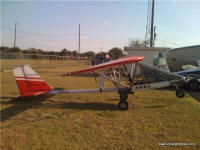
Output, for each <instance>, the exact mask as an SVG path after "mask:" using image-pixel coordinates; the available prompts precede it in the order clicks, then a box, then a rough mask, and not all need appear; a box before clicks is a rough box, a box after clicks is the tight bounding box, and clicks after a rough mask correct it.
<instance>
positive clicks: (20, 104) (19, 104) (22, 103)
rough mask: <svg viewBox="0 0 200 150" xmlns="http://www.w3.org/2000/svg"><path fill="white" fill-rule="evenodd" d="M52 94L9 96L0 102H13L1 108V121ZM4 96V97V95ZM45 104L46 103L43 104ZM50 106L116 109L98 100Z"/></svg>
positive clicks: (33, 105) (79, 108) (114, 106)
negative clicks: (7, 99) (24, 96)
mask: <svg viewBox="0 0 200 150" xmlns="http://www.w3.org/2000/svg"><path fill="white" fill-rule="evenodd" d="M51 96H53V95H43V96H42V97H41V95H40V96H38V97H37V96H36V97H32V98H30V97H29V98H23V99H19V98H13V97H11V98H12V99H11V101H7V102H4V101H1V104H13V105H12V106H11V107H8V108H5V109H2V110H1V112H0V114H1V122H4V121H6V120H8V119H9V118H11V117H13V116H15V115H17V114H20V113H22V112H24V111H26V110H28V109H30V108H34V107H37V106H40V105H41V104H42V102H43V101H44V100H46V99H47V98H49V97H51ZM4 98H5V97H4ZM44 105H47V106H48V104H44ZM50 105H51V107H54V108H61V109H76V110H87V109H89V110H94V111H97V110H109V111H114V110H118V108H117V106H116V105H115V104H109V103H98V102H89V103H88V102H86V103H79V102H59V103H57V102H56V103H55V104H53V105H52V104H50Z"/></svg>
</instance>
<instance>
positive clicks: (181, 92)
mask: <svg viewBox="0 0 200 150" xmlns="http://www.w3.org/2000/svg"><path fill="white" fill-rule="evenodd" d="M176 96H177V97H178V98H183V97H184V96H185V91H184V90H183V88H177V90H176Z"/></svg>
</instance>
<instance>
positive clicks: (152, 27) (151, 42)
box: [150, 0, 154, 47]
mask: <svg viewBox="0 0 200 150" xmlns="http://www.w3.org/2000/svg"><path fill="white" fill-rule="evenodd" d="M153 23H154V0H152V11H151V37H150V47H153V45H154V44H153V43H154V39H153V38H154V37H153V35H154V33H153V30H154V25H153Z"/></svg>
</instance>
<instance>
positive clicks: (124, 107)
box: [118, 100, 128, 110]
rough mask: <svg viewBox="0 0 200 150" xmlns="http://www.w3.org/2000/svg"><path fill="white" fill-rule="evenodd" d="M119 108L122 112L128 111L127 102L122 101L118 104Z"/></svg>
mask: <svg viewBox="0 0 200 150" xmlns="http://www.w3.org/2000/svg"><path fill="white" fill-rule="evenodd" d="M118 107H119V109H120V110H127V109H128V102H127V101H125V100H121V101H119V103H118Z"/></svg>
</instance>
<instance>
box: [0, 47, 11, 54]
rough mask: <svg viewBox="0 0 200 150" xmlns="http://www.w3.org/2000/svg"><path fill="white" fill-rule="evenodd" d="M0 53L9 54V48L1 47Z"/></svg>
mask: <svg viewBox="0 0 200 150" xmlns="http://www.w3.org/2000/svg"><path fill="white" fill-rule="evenodd" d="M0 51H1V52H2V53H10V48H9V47H7V46H1V47H0Z"/></svg>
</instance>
